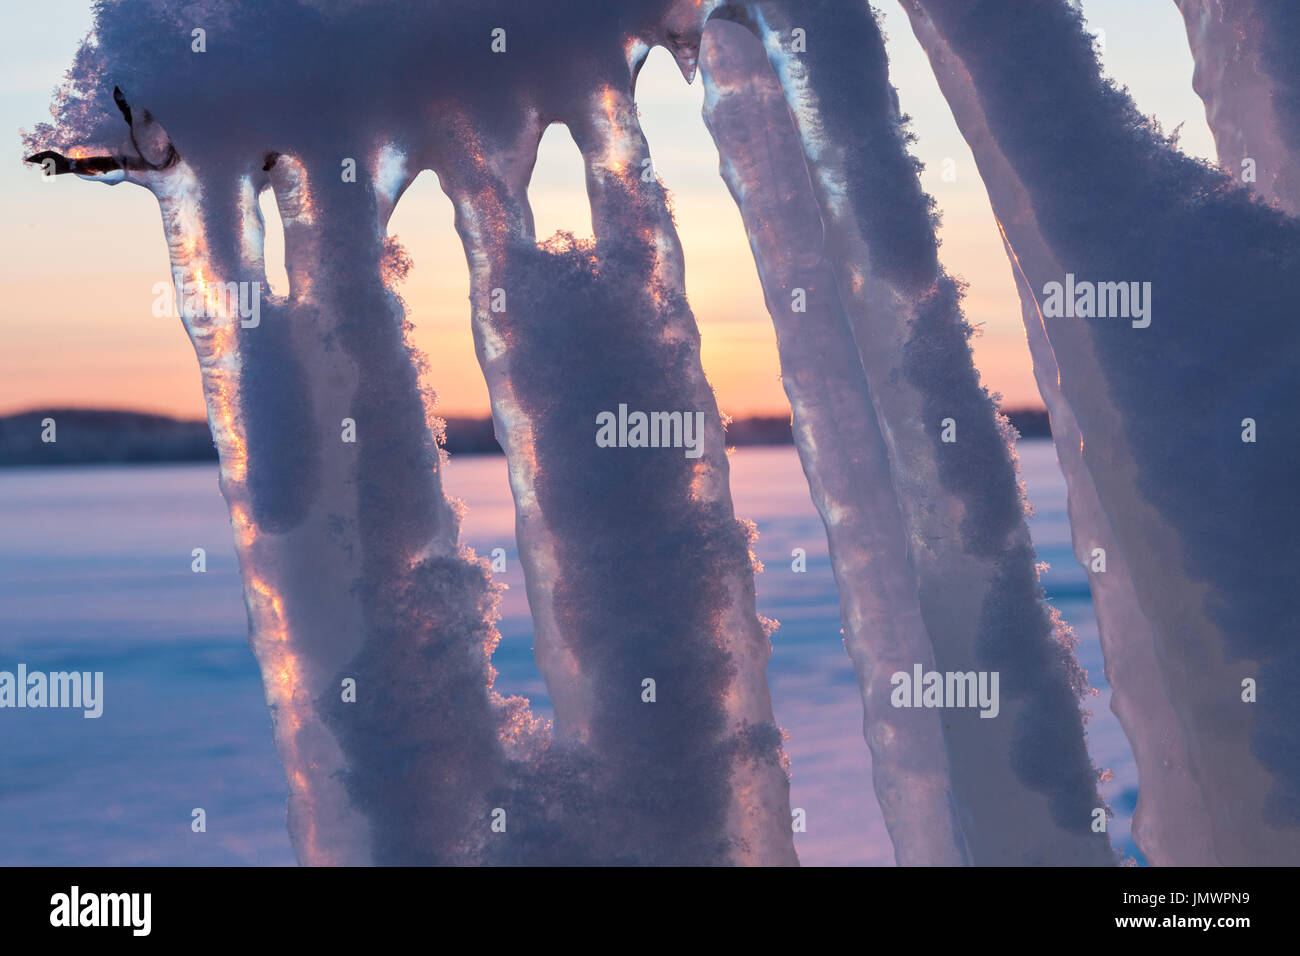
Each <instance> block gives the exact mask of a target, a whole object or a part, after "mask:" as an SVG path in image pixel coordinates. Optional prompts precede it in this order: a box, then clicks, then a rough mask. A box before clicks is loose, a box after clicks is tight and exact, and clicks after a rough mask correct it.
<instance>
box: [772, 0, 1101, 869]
mask: <svg viewBox="0 0 1300 956" xmlns="http://www.w3.org/2000/svg"><path fill="white" fill-rule="evenodd" d="M749 10H750V17H751V19H752V22H753V23H754V26H755V28H756V29H757V30H758V32H759V34H760V36H761V38H762V40H763V43H764V46H765V48H766V50H767V54H768V57H769V60H770V61H771V63H772V65H773V67H774V69H775V70H776V73H777V75H778V77H780V79H781V84H782V87H783V89H784V91H785V95H786V101H787V104H788V106H789V108H790V112H791V114H792V116H793V118H794V121H795V124H796V128H797V129H798V132H799V135H800V140H801V143H802V147H803V151H804V154H805V157H806V160H807V164H808V169H809V172H810V175H811V180H812V183H813V186H814V191H815V193H816V195H817V198H818V202H819V205H820V208H821V213H822V222H823V224H824V228H825V234H826V247H827V254H828V257H829V259H830V261H831V264H832V268H833V269H834V271H835V276H836V282H837V286H838V289H839V293H840V295H841V297H842V300H843V302H844V303H845V306H846V309H847V311H848V313H849V315H850V317H851V321H852V323H853V329H854V335H855V339H856V342H857V346H858V349H859V352H860V354H861V356H862V360H863V363H864V367H865V369H866V372H867V379H868V383H869V385H870V389H871V394H872V399H873V403H874V405H875V407H876V411H877V416H878V418H879V420H880V423H881V431H882V434H883V435H884V437H885V441H886V445H887V447H888V448H889V451H890V461H891V465H892V473H893V479H894V485H895V488H896V489H897V492H898V496H899V501H900V505H901V507H902V510H903V516H904V521H905V525H906V528H907V532H908V536H909V546H910V548H911V553H912V556H913V561H914V563H915V566H916V569H917V573H918V577H919V582H920V602H921V609H922V614H923V617H924V619H925V623H926V628H927V631H928V632H929V635H930V640H931V644H932V646H933V647H934V652H935V660H936V664H937V666H938V668H939V670H940V671H944V672H960V673H968V672H979V671H990V672H998V673H999V674H1000V681H1001V693H1002V703H1001V711H1000V714H999V716H998V717H997V718H996V719H982V718H981V717H980V716H979V712H978V711H976V710H972V709H957V710H953V711H950V712H948V713H946V714H945V717H946V720H945V731H946V739H947V744H948V754H949V761H950V773H951V777H952V782H953V790H954V794H955V796H956V799H957V803H958V812H959V815H960V819H961V821H962V826H963V830H964V832H965V835H966V839H967V844H968V846H969V848H970V852H971V855H972V859H973V861H974V862H976V863H980V864H985V863H1044V862H1055V863H1076V864H1079V863H1094V864H1105V863H1110V862H1112V861H1113V855H1112V853H1111V851H1110V848H1109V841H1108V839H1107V838H1106V836H1105V835H1104V834H1098V833H1094V832H1093V831H1092V829H1091V823H1092V821H1093V819H1094V812H1095V811H1096V810H1097V809H1100V808H1102V807H1103V804H1102V801H1101V798H1100V796H1099V795H1098V793H1097V786H1096V784H1097V771H1096V770H1095V768H1094V767H1093V766H1092V763H1091V760H1090V759H1089V757H1088V754H1087V750H1086V748H1085V746H1084V740H1083V718H1082V714H1081V712H1080V709H1079V701H1078V695H1079V694H1080V693H1081V692H1082V689H1083V686H1084V679H1083V675H1082V674H1081V673H1080V672H1079V670H1078V666H1077V664H1076V663H1075V661H1074V656H1073V652H1072V648H1071V646H1070V636H1069V635H1068V633H1064V632H1062V631H1061V630H1060V628H1059V625H1058V624H1057V623H1056V622H1055V621H1054V620H1053V618H1052V617H1050V616H1049V613H1048V609H1047V608H1046V606H1045V604H1044V602H1043V599H1042V590H1041V588H1040V587H1039V584H1038V578H1037V573H1036V570H1035V558H1034V552H1033V546H1032V544H1031V543H1030V540H1029V532H1028V529H1027V527H1026V525H1025V521H1024V513H1023V509H1024V503H1023V500H1022V497H1021V494H1020V492H1019V488H1018V484H1017V481H1016V473H1015V463H1014V458H1013V452H1012V450H1011V448H1010V447H1009V437H1008V432H1009V427H1008V426H1007V425H1006V424H1005V420H1004V419H1001V418H1000V417H999V416H998V415H997V413H996V411H995V409H994V407H993V404H992V402H991V400H990V399H989V397H988V395H987V393H986V392H985V391H984V390H983V389H982V388H981V387H980V385H979V379H978V375H977V373H976V372H975V370H974V367H973V365H972V363H971V356H970V349H969V346H968V345H967V341H966V340H967V337H968V336H969V334H970V329H969V326H967V325H966V324H965V321H964V320H963V318H962V315H961V310H960V304H959V303H960V295H961V293H960V289H959V287H958V285H957V284H956V283H955V282H954V281H953V280H952V279H951V278H950V277H948V276H947V275H946V274H945V273H944V272H943V271H942V269H941V267H940V266H939V263H938V257H937V247H936V242H935V237H934V227H933V223H932V221H931V218H930V203H931V201H930V199H929V197H927V196H925V195H924V193H923V192H922V191H921V189H920V186H919V182H918V180H917V175H916V169H915V165H914V160H913V159H912V158H911V157H910V156H909V155H908V154H907V151H906V148H905V141H904V138H903V134H902V132H901V130H900V128H899V111H898V107H897V102H896V97H895V94H894V91H893V89H892V88H891V87H890V86H889V83H888V76H887V64H886V59H885V53H884V47H883V43H882V40H881V37H880V34H879V30H878V28H877V26H876V24H875V22H874V20H873V19H872V17H871V15H870V13H869V12H868V11H865V10H855V11H851V12H846V11H845V10H843V9H837V10H835V11H833V12H832V11H830V10H829V9H822V8H817V9H816V10H813V11H807V10H801V11H800V12H799V15H798V18H797V19H796V18H795V16H794V15H793V14H792V13H791V12H790V11H789V10H787V9H786V7H785V6H784V5H782V4H779V3H768V2H755V3H752V4H749ZM796 28H798V29H800V30H802V31H803V34H802V36H804V37H806V43H800V44H798V48H796V44H795V43H794V42H793V39H794V35H795V34H794V31H795V29H796ZM945 439H949V440H945Z"/></svg>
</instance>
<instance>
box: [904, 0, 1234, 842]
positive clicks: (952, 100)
mask: <svg viewBox="0 0 1300 956" xmlns="http://www.w3.org/2000/svg"><path fill="white" fill-rule="evenodd" d="M904 6H905V7H906V9H907V13H908V15H909V16H910V17H911V19H912V29H913V31H914V32H915V34H916V37H917V39H918V40H919V41H920V43H921V47H922V48H923V49H924V50H925V51H926V53H927V55H928V56H929V58H930V65H931V66H932V67H933V69H934V74H935V77H936V78H937V79H938V82H939V87H940V89H941V90H942V91H943V94H944V96H945V97H946V98H947V101H948V105H949V106H950V107H951V108H952V111H953V115H954V117H955V118H956V120H957V125H958V127H959V129H960V130H961V132H962V135H963V136H964V137H965V138H966V141H967V143H969V144H970V146H971V149H972V150H973V151H974V154H975V162H976V164H977V165H978V167H979V170H980V175H981V176H982V178H983V180H984V182H985V184H986V186H987V189H988V192H989V197H990V200H991V201H992V204H993V209H994V211H995V213H996V215H997V216H998V219H999V223H1000V226H1001V228H1002V230H1003V233H1004V240H1005V243H1006V247H1007V252H1008V256H1009V257H1010V260H1011V266H1012V271H1013V274H1014V278H1015V281H1016V287H1017V289H1018V290H1019V292H1020V296H1021V303H1022V307H1023V317H1024V324H1025V332H1026V334H1027V336H1028V339H1029V349H1030V353H1031V355H1032V357H1033V362H1034V377H1035V379H1036V381H1037V383H1038V388H1039V391H1040V392H1041V393H1042V396H1043V401H1044V402H1045V403H1046V405H1047V408H1048V412H1049V413H1050V415H1051V420H1052V437H1053V439H1054V441H1055V444H1056V455H1057V459H1058V461H1059V462H1060V464H1061V470H1062V472H1063V473H1064V474H1065V480H1066V486H1067V489H1068V493H1069V505H1068V507H1069V516H1070V529H1071V533H1072V537H1073V544H1074V554H1075V557H1076V558H1077V559H1078V561H1079V563H1080V564H1082V565H1083V567H1084V568H1086V569H1088V571H1089V575H1088V582H1089V587H1090V588H1091V591H1092V600H1093V605H1094V607H1095V608H1096V613H1097V625H1098V630H1099V631H1100V634H1101V645H1102V650H1103V653H1104V655H1105V658H1106V677H1107V680H1108V681H1109V682H1110V686H1111V691H1112V694H1111V709H1112V710H1113V711H1114V712H1115V715H1116V716H1117V717H1118V718H1119V721H1120V724H1121V725H1122V726H1123V728H1124V732H1125V734H1126V735H1127V736H1128V739H1129V742H1130V744H1131V745H1132V747H1133V755H1134V759H1135V761H1136V763H1137V768H1138V777H1139V780H1140V784H1141V789H1140V792H1139V796H1138V803H1137V808H1136V810H1135V812H1134V814H1133V835H1134V840H1135V841H1136V842H1137V844H1138V846H1139V848H1141V850H1142V854H1143V855H1144V856H1145V857H1146V859H1147V861H1148V862H1150V863H1153V864H1156V865H1161V866H1165V865H1183V866H1192V865H1211V864H1213V863H1215V862H1216V860H1215V858H1214V854H1213V848H1212V847H1211V846H1210V841H1209V833H1210V827H1209V818H1208V816H1207V814H1206V811H1205V807H1204V804H1203V801H1202V800H1201V795H1200V791H1199V790H1198V789H1197V788H1196V785H1195V781H1193V780H1192V779H1191V775H1190V772H1189V770H1188V766H1187V744H1186V741H1185V739H1184V736H1183V729H1182V727H1181V726H1180V725H1179V723H1178V718H1177V715H1176V714H1175V713H1174V709H1173V707H1172V705H1171V704H1170V702H1169V698H1168V696H1167V695H1166V694H1165V693H1164V692H1163V679H1162V677H1161V676H1160V665H1159V662H1158V661H1157V660H1156V652H1155V642H1154V637H1153V635H1152V631H1151V624H1150V622H1149V621H1148V620H1147V619H1146V616H1145V615H1144V614H1143V613H1142V610H1141V607H1140V605H1139V602H1138V599H1137V595H1136V594H1135V593H1134V590H1133V582H1132V578H1131V576H1130V574H1129V570H1128V567H1127V564H1126V562H1125V560H1124V555H1123V552H1122V551H1121V550H1120V548H1119V547H1118V542H1117V539H1116V536H1115V533H1114V530H1113V529H1112V527H1111V523H1110V518H1109V517H1108V516H1107V514H1106V512H1105V510H1104V509H1103V508H1102V506H1101V502H1100V501H1099V500H1098V498H1097V489H1096V486H1095V485H1094V483H1093V480H1092V476H1091V475H1090V474H1089V472H1088V470H1087V467H1086V466H1085V465H1084V462H1083V439H1082V436H1081V435H1080V432H1079V426H1078V423H1077V422H1076V421H1075V418H1074V413H1073V412H1072V411H1071V409H1070V405H1069V403H1068V402H1066V401H1065V399H1064V397H1063V396H1062V394H1061V387H1060V369H1059V368H1058V366H1057V362H1056V355H1055V354H1054V352H1053V351H1052V344H1051V342H1050V341H1049V340H1048V338H1047V333H1046V331H1045V328H1044V323H1043V317H1042V315H1041V314H1040V312H1039V310H1038V301H1037V299H1036V298H1035V296H1034V291H1033V290H1034V289H1035V288H1041V287H1042V286H1043V285H1044V283H1046V282H1048V281H1050V280H1051V279H1052V278H1053V277H1055V276H1060V275H1063V274H1064V271H1065V270H1064V269H1062V268H1061V266H1060V264H1059V263H1058V262H1057V261H1056V260H1055V259H1054V258H1053V256H1052V253H1051V251H1050V250H1049V249H1048V248H1047V246H1046V244H1045V242H1044V240H1043V237H1042V235H1041V234H1040V233H1039V231H1038V227H1037V223H1036V221H1035V219H1034V212H1033V209H1032V208H1031V206H1030V204H1029V199H1028V196H1027V195H1026V193H1025V191H1024V187H1023V185H1022V184H1021V183H1020V181H1019V179H1018V178H1017V176H1016V173H1015V171H1014V170H1013V169H1011V167H1010V165H1009V164H1008V163H1007V161H1006V157H1005V156H1003V155H1002V153H1001V152H1000V151H999V150H998V148H997V144H996V143H995V142H994V140H993V138H992V136H991V135H990V134H989V130H988V126H987V124H986V123H985V121H984V115H983V112H982V110H981V109H980V105H979V100H978V98H977V97H976V95H975V90H974V88H973V86H972V84H971V79H970V74H969V73H967V72H966V71H965V69H964V68H963V67H962V66H961V63H960V61H959V60H957V58H956V57H954V56H953V55H952V53H951V51H949V50H948V48H947V45H946V44H945V43H944V42H943V40H942V39H941V38H940V37H939V36H938V34H937V33H936V32H935V30H934V25H933V24H932V23H931V22H930V20H929V18H928V17H926V16H925V14H924V13H923V12H921V11H920V10H919V8H918V7H917V6H916V5H915V4H911V3H908V4H905V5H904ZM1111 414H1114V412H1112V413H1111ZM1096 549H1100V551H1097V550H1096ZM1152 808H1155V810H1154V811H1153V809H1152Z"/></svg>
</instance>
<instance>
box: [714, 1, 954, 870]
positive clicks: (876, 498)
mask: <svg viewBox="0 0 1300 956" xmlns="http://www.w3.org/2000/svg"><path fill="white" fill-rule="evenodd" d="M701 72H702V74H703V77H704V88H705V100H704V118H705V121H706V123H707V124H708V127H709V130H710V131H711V132H712V134H713V138H714V141H715V142H716V143H717V144H718V152H719V154H720V156H721V168H722V175H723V178H724V179H725V180H726V182H727V186H728V188H729V189H730V190H731V193H732V196H733V197H734V198H735V200H736V204H737V205H738V206H739V207H740V211H741V215H742V218H743V219H744V222H745V228H746V230H747V231H748V233H749V240H750V246H751V248H752V249H753V250H754V258H755V262H756V263H757V265H758V270H759V275H760V277H761V279H762V282H763V290H764V293H765V295H766V298H767V304H768V310H769V312H770V313H771V315H772V322H773V325H774V326H775V328H776V333H777V343H778V347H779V349H780V356H781V377H782V380H783V382H784V383H785V389H786V394H787V395H788V396H789V398H790V407H791V409H792V410H793V415H794V435H795V443H796V445H797V447H798V450H799V455H800V459H801V460H802V462H803V467H804V471H805V473H806V474H807V476H808V484H809V487H810V489H811V491H812V496H813V501H814V503H815V504H816V505H817V509H818V511H819V512H820V513H821V516H822V521H823V523H824V524H825V526H826V533H827V538H828V541H829V545H830V554H831V563H832V566H833V568H834V572H835V580H836V583H837V584H838V586H839V591H840V608H841V615H842V617H843V621H844V634H845V645H846V647H847V649H848V651H849V655H850V657H852V659H853V662H854V666H855V668H856V670H857V673H858V680H859V683H860V684H861V686H862V702H863V707H864V710H865V719H864V732H865V734H866V738H867V742H868V743H869V744H870V746H871V767H872V776H873V780H874V783H875V790H876V797H877V799H878V800H879V802H880V806H881V810H882V812H883V813H884V816H885V823H886V825H887V826H888V828H889V833H890V838H891V839H892V840H893V843H894V849H895V857H896V859H897V861H898V863H899V864H900V865H959V864H962V863H964V862H966V850H965V841H964V838H963V837H962V835H961V831H960V828H959V826H958V823H957V820H956V818H955V815H954V812H953V801H952V793H951V785H950V782H949V779H948V760H947V754H946V752H945V750H944V742H943V731H942V728H941V727H940V723H939V716H938V711H935V710H926V709H923V708H922V709H912V708H907V709H902V708H896V707H893V706H891V705H890V700H889V698H890V693H891V690H892V687H891V683H890V678H891V676H892V675H893V674H894V673H897V672H899V671H905V672H908V673H911V671H912V667H913V664H916V663H920V664H922V665H923V667H924V669H925V670H927V671H929V670H933V669H934V652H933V649H932V648H931V647H930V639H929V636H928V635H927V634H926V631H925V624H924V622H923V620H922V617H921V608H920V604H919V602H918V596H917V581H916V573H915V571H914V570H913V569H912V565H911V559H910V557H909V555H908V552H907V539H906V536H905V533H904V530H903V521H902V516H901V514H900V512H899V509H898V502H897V499H896V498H895V496H894V487H893V479H892V477H891V475H890V471H889V461H888V455H887V452H886V449H885V443H884V440H883V439H882V438H881V436H880V429H879V428H878V426H877V424H876V415H875V409H874V408H873V407H872V405H871V396H870V394H869V392H868V390H867V382H866V376H865V374H864V373H863V370H862V362H861V360H860V359H859V358H858V352H857V348H856V346H855V345H854V342H853V335H852V331H851V330H850V328H849V325H848V320H847V318H846V317H845V315H844V312H843V309H842V308H841V307H840V300H839V295H838V293H837V292H836V291H835V277H834V275H833V273H832V271H831V267H830V264H829V263H828V262H827V261H826V256H825V253H824V251H823V250H822V226H821V218H820V217H819V216H818V214H817V201H816V198H815V197H814V196H813V192H812V186H811V184H810V183H809V182H808V175H807V172H806V170H805V167H804V160H803V153H802V151H801V150H800V147H799V143H798V140H797V138H796V136H795V131H794V127H793V126H792V124H791V123H790V115H789V113H788V111H787V110H786V105H785V100H784V98H783V95H782V92H781V88H780V86H779V84H778V83H777V81H776V76H775V75H774V74H773V72H772V69H771V67H770V66H769V65H768V62H767V59H766V57H765V56H764V55H763V48H762V46H761V45H760V44H759V42H758V41H757V40H756V39H755V38H754V37H753V36H752V35H751V34H750V33H749V31H748V30H746V29H745V28H744V27H742V26H740V25H738V24H734V23H730V22H727V21H724V20H715V21H713V22H712V23H710V25H709V28H708V30H707V31H706V32H705V36H704V45H703V48H702V52H701ZM800 299H801V301H797V300H800Z"/></svg>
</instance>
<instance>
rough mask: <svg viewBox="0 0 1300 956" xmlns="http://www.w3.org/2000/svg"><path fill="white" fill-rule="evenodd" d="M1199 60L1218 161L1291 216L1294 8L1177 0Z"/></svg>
mask: <svg viewBox="0 0 1300 956" xmlns="http://www.w3.org/2000/svg"><path fill="white" fill-rule="evenodd" d="M1175 2H1176V3H1177V4H1178V9H1179V11H1181V12H1182V15H1183V20H1184V21H1185V22H1186V24H1187V40H1188V43H1189V44H1190V45H1191V48H1192V57H1193V59H1194V60H1195V61H1196V72H1195V73H1194V74H1193V76H1192V85H1193V86H1194V87H1195V89H1196V93H1197V95H1198V96H1200V98H1201V100H1202V101H1203V102H1204V103H1205V118H1206V120H1207V121H1208V122H1209V124H1210V131H1211V132H1212V133H1214V143H1215V146H1216V147H1217V149H1218V153H1219V163H1220V165H1221V166H1223V168H1224V169H1225V170H1226V171H1227V173H1228V175H1230V176H1232V177H1233V178H1235V179H1237V180H1238V181H1239V182H1244V183H1249V184H1251V185H1252V186H1253V188H1255V189H1257V190H1258V191H1259V193H1260V194H1261V195H1262V196H1264V197H1265V198H1266V199H1268V200H1269V201H1270V202H1276V203H1278V204H1279V205H1280V206H1281V207H1282V208H1283V209H1284V210H1286V211H1287V212H1288V213H1290V214H1291V215H1293V216H1295V215H1300V165H1297V163H1296V151H1297V150H1300V117H1298V116H1297V115H1296V112H1295V107H1296V105H1297V102H1296V93H1295V91H1294V89H1293V83H1294V75H1293V74H1294V70H1295V65H1296V64H1295V63H1294V62H1289V61H1288V58H1292V59H1293V58H1294V56H1295V51H1296V47H1297V45H1300V35H1298V34H1300V22H1297V20H1296V17H1295V11H1294V9H1286V8H1287V7H1291V6H1293V5H1290V4H1277V3H1268V2H1263V3H1261V2H1258V0H1232V2H1231V3H1224V2H1223V0H1175Z"/></svg>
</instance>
